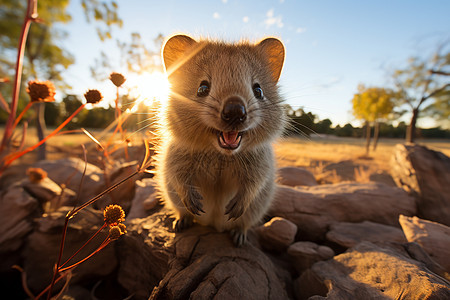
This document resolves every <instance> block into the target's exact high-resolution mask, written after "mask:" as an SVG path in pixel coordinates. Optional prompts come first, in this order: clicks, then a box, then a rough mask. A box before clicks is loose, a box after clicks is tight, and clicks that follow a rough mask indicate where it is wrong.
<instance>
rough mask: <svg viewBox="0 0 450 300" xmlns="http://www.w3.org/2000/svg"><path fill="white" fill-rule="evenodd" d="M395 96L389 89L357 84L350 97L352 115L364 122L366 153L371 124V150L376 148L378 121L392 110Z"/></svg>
mask: <svg viewBox="0 0 450 300" xmlns="http://www.w3.org/2000/svg"><path fill="white" fill-rule="evenodd" d="M396 98H397V94H396V93H395V92H394V91H392V90H390V89H385V88H380V87H369V88H366V87H365V86H364V85H359V86H358V93H357V94H355V95H354V96H353V99H352V106H353V115H354V116H355V117H356V118H357V119H360V120H364V121H365V123H366V155H368V154H369V151H370V150H369V149H370V139H371V124H373V127H374V128H375V130H374V145H373V150H376V147H377V142H378V134H379V121H380V120H382V119H387V118H388V117H389V115H390V114H391V113H392V112H393V109H394V99H396Z"/></svg>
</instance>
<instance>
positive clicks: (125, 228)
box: [117, 223, 127, 234]
mask: <svg viewBox="0 0 450 300" xmlns="http://www.w3.org/2000/svg"><path fill="white" fill-rule="evenodd" d="M117 227H119V229H120V232H122V234H125V233H127V226H125V224H123V223H119V225H117Z"/></svg>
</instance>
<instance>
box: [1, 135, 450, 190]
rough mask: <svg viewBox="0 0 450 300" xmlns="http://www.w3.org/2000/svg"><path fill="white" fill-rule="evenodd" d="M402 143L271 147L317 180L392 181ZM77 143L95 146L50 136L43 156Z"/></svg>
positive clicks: (321, 139) (74, 152) (430, 143)
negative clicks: (393, 159)
mask: <svg viewBox="0 0 450 300" xmlns="http://www.w3.org/2000/svg"><path fill="white" fill-rule="evenodd" d="M34 131H35V129H34V128H31V129H30V130H29V132H28V136H27V140H26V146H29V145H32V144H33V143H36V142H37V138H36V134H35V132H34ZM49 132H50V131H49ZM90 132H91V133H92V134H93V135H94V136H95V137H96V138H97V139H98V140H100V141H101V142H102V143H103V142H106V141H107V135H105V134H104V133H103V132H101V131H90ZM0 135H1V136H3V128H0ZM139 139H140V137H139V136H138V135H136V136H134V140H135V141H138V140H139ZM403 142H404V141H403V140H402V139H380V140H379V143H378V147H377V149H376V151H373V150H372V149H371V152H370V154H369V156H368V157H367V156H366V155H365V140H364V139H356V138H339V137H335V136H315V137H311V138H300V137H287V138H283V139H281V140H280V141H278V142H277V143H276V144H275V145H274V148H275V154H276V157H277V165H278V167H286V166H295V167H303V168H307V169H308V170H310V171H311V172H312V173H313V174H314V175H315V176H316V179H317V180H318V182H319V183H336V182H341V181H348V180H350V181H360V182H367V181H370V180H375V181H384V182H386V183H389V184H393V181H392V179H391V178H389V177H390V176H389V169H390V164H389V162H390V159H391V157H392V154H393V150H394V147H395V145H396V144H399V143H403ZM417 142H418V143H419V144H422V145H425V146H427V147H429V148H431V149H433V150H437V151H441V152H443V153H444V154H446V155H447V156H450V140H428V139H427V140H418V141H417ZM81 144H86V145H87V148H88V149H90V150H88V151H90V152H91V153H92V152H95V150H94V149H95V145H94V144H93V142H92V141H91V140H90V138H89V137H88V136H86V135H85V134H84V133H75V134H65V135H59V136H56V137H53V138H51V139H50V140H49V141H48V142H47V158H48V159H50V160H53V159H60V158H64V157H68V156H77V157H80V158H82V157H83V154H82V153H83V152H82V148H81V146H80V145H81ZM35 152H36V151H33V152H30V153H28V154H26V155H24V156H23V157H22V158H21V159H19V160H18V161H17V162H15V163H14V164H13V165H18V164H25V165H28V164H31V163H33V162H34V161H35V160H36V153H35ZM97 155H98V154H97Z"/></svg>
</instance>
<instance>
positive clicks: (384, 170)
mask: <svg viewBox="0 0 450 300" xmlns="http://www.w3.org/2000/svg"><path fill="white" fill-rule="evenodd" d="M403 142H404V140H402V139H380V140H379V142H378V147H377V150H376V151H375V152H374V151H371V153H370V155H369V157H366V156H365V140H363V139H355V138H338V137H333V136H331V137H322V138H310V139H305V138H284V139H283V140H281V141H280V142H278V143H277V144H276V145H275V153H276V157H277V163H278V166H279V167H284V166H297V167H304V168H307V169H309V170H310V171H311V172H312V173H313V174H314V175H315V176H316V178H317V179H318V181H319V182H321V183H335V182H340V181H344V180H352V181H358V182H368V181H370V178H371V176H372V175H373V174H378V175H380V174H381V175H383V174H385V175H387V176H388V174H389V170H390V164H389V162H390V159H391V157H392V154H393V151H394V147H395V145H396V144H400V143H403ZM418 143H419V144H422V145H425V146H427V147H429V148H431V149H433V150H437V151H441V152H443V153H444V154H446V155H447V156H450V141H447V140H419V141H418Z"/></svg>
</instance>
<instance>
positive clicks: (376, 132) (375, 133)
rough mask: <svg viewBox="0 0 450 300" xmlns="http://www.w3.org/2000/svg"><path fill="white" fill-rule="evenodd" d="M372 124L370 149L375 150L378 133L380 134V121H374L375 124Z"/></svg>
mask: <svg viewBox="0 0 450 300" xmlns="http://www.w3.org/2000/svg"><path fill="white" fill-rule="evenodd" d="M373 126H374V131H373V148H372V150H373V151H375V150H377V144H378V135H379V134H380V123H378V122H377V121H375V124H374V125H373Z"/></svg>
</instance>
